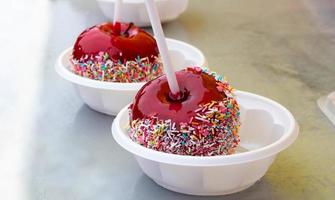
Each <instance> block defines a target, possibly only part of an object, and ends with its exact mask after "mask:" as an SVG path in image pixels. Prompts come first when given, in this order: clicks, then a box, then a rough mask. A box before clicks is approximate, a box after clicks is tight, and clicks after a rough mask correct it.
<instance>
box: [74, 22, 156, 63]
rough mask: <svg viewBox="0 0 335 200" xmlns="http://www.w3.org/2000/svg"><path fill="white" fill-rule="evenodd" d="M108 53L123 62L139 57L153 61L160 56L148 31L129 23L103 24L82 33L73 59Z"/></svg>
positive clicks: (75, 46) (76, 43)
mask: <svg viewBox="0 0 335 200" xmlns="http://www.w3.org/2000/svg"><path fill="white" fill-rule="evenodd" d="M99 52H107V53H108V54H109V56H110V57H112V58H113V59H116V60H121V62H124V61H127V60H135V59H136V58H137V57H138V56H139V57H141V58H145V57H148V58H149V59H150V60H151V61H152V60H153V59H154V56H158V54H159V52H158V48H157V44H156V41H155V39H154V38H153V37H152V36H151V35H150V34H149V33H147V32H146V31H144V30H142V29H140V28H138V27H136V26H134V25H132V24H127V23H119V24H116V25H115V26H114V25H113V24H112V23H109V22H107V23H103V24H100V25H96V26H93V27H91V28H88V29H86V30H85V31H84V32H82V33H81V34H80V35H79V37H78V38H77V40H76V42H75V44H74V48H73V57H74V59H77V60H79V59H80V58H82V57H84V56H86V55H89V56H90V55H97V54H98V53H99Z"/></svg>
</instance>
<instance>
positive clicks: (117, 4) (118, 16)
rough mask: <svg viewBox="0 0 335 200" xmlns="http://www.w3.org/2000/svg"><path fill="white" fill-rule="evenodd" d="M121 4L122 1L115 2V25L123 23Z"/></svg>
mask: <svg viewBox="0 0 335 200" xmlns="http://www.w3.org/2000/svg"><path fill="white" fill-rule="evenodd" d="M121 4H122V0H114V18H113V20H114V21H113V24H114V25H115V23H116V22H120V21H121Z"/></svg>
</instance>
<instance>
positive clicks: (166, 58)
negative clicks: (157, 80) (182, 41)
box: [145, 0, 180, 95]
mask: <svg viewBox="0 0 335 200" xmlns="http://www.w3.org/2000/svg"><path fill="white" fill-rule="evenodd" d="M145 5H146V7H147V10H148V13H149V18H150V21H151V26H152V29H153V31H154V34H155V38H156V41H157V45H158V49H159V52H160V55H161V57H162V61H163V66H164V72H165V74H166V77H167V80H168V83H169V87H170V90H171V93H172V94H173V95H179V92H180V89H179V85H178V82H177V78H176V74H175V72H174V70H173V66H172V63H171V59H170V55H169V51H168V48H167V44H166V41H165V36H164V32H163V28H162V25H161V22H160V18H159V15H158V11H157V8H156V5H155V3H154V1H153V0H146V1H145Z"/></svg>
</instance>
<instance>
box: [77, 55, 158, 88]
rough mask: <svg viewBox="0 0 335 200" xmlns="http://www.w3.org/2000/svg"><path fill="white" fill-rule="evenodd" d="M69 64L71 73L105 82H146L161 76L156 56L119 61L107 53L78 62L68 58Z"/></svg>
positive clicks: (83, 58)
mask: <svg viewBox="0 0 335 200" xmlns="http://www.w3.org/2000/svg"><path fill="white" fill-rule="evenodd" d="M150 60H152V61H150ZM70 62H71V64H72V65H71V70H72V72H73V73H75V74H77V75H79V76H82V77H86V78H90V79H93V80H99V81H106V82H121V83H136V82H146V81H149V80H152V79H155V78H156V77H158V76H160V75H162V74H163V64H162V61H161V59H160V58H159V57H156V56H155V57H154V59H150V58H148V57H145V58H141V57H137V58H136V59H135V60H127V61H121V60H114V59H113V58H110V56H109V55H108V53H105V52H100V53H98V54H97V55H95V56H93V55H91V56H88V55H87V56H84V57H82V58H81V59H79V60H77V59H74V58H70Z"/></svg>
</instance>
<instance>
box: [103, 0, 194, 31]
mask: <svg viewBox="0 0 335 200" xmlns="http://www.w3.org/2000/svg"><path fill="white" fill-rule="evenodd" d="M97 2H98V4H99V7H100V9H101V10H102V12H103V14H104V15H105V16H106V17H107V18H108V19H110V20H113V17H114V0H97ZM155 3H156V6H157V9H158V12H159V16H160V18H161V21H162V22H167V21H171V20H173V19H176V18H177V17H178V16H179V15H180V14H181V13H183V12H184V11H185V10H186V8H187V5H188V0H155ZM120 9H121V13H122V15H121V21H123V22H133V23H135V24H136V25H137V26H150V20H149V16H148V13H147V10H146V7H145V4H144V0H123V4H122V5H121V8H120Z"/></svg>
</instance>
